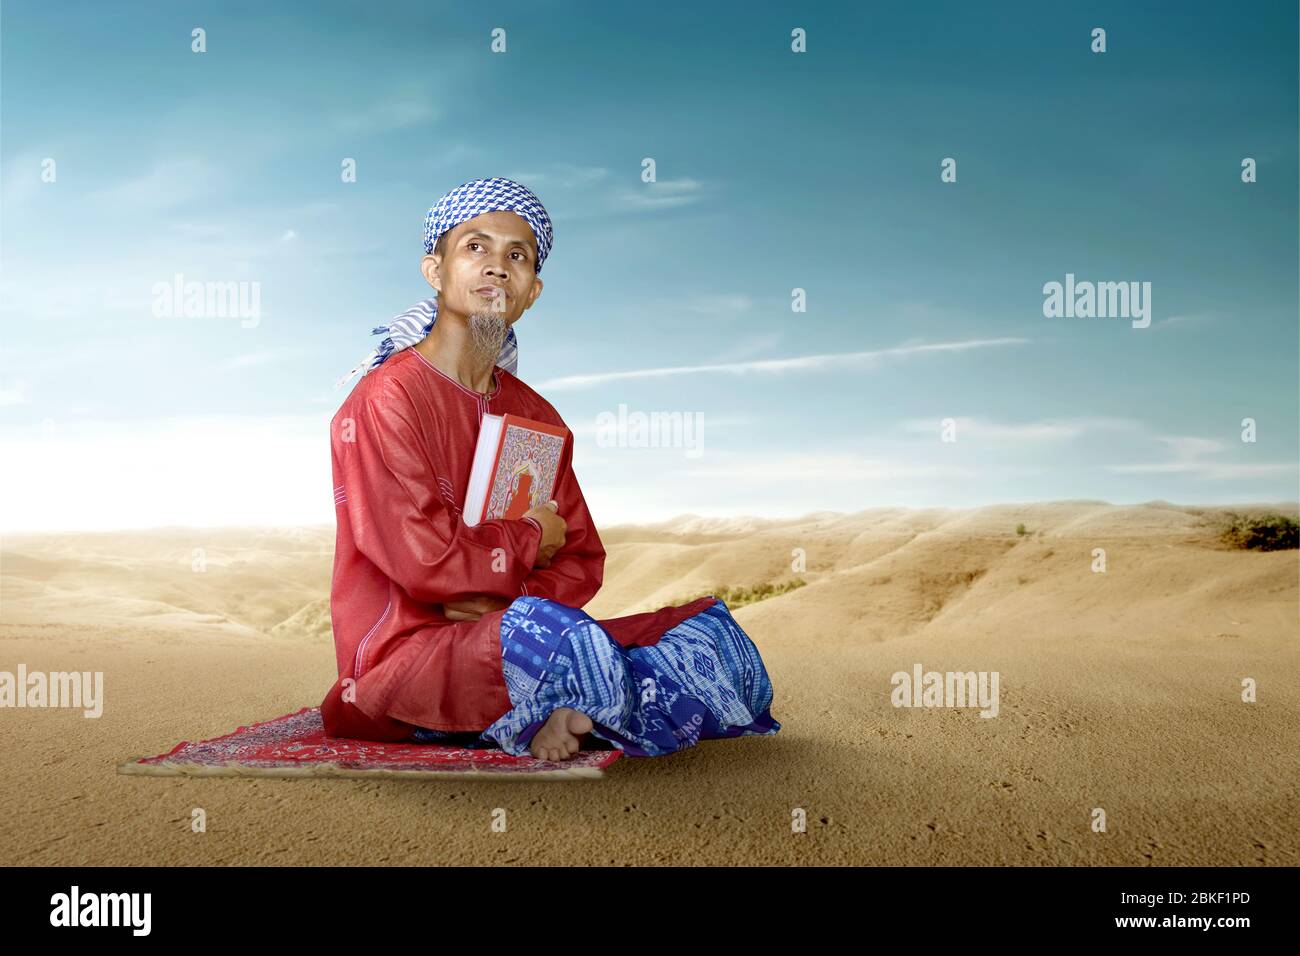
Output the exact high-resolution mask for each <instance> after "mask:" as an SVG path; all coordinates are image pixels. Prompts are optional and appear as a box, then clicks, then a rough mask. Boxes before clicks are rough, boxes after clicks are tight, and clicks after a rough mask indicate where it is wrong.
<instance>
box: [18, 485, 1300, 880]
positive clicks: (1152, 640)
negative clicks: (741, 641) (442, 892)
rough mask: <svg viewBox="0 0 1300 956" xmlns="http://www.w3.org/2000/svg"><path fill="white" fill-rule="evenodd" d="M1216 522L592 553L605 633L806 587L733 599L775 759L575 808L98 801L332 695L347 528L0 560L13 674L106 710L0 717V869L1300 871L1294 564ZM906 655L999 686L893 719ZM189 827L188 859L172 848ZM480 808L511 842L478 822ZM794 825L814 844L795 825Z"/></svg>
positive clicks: (677, 534) (805, 525)
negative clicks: (759, 681) (198, 741)
mask: <svg viewBox="0 0 1300 956" xmlns="http://www.w3.org/2000/svg"><path fill="white" fill-rule="evenodd" d="M1262 508H1264V506H1258V505H1256V506H1241V507H1238V508H1236V509H1232V510H1238V511H1242V510H1258V509H1262ZM1226 510H1229V509H1225V508H1219V507H1210V506H1206V507H1193V506H1179V505H1175V504H1170V503H1168V502H1149V503H1147V504H1144V505H1137V506H1116V505H1111V504H1108V503H1106V502H1100V501H1064V502H1048V503H1037V504H1026V505H993V506H988V507H984V508H978V509H969V510H955V509H954V510H950V509H923V510H909V509H899V508H880V509H871V510H867V511H862V512H858V513H855V514H847V515H846V514H836V513H831V512H811V513H809V514H807V515H804V516H802V517H799V518H791V519H780V520H768V519H762V518H757V517H742V518H721V519H720V518H706V517H700V516H697V515H683V516H679V517H677V518H674V519H672V520H670V521H666V522H661V523H658V524H655V525H647V526H635V527H634V526H616V527H610V528H607V529H603V530H602V538H603V539H604V541H605V544H606V547H607V550H608V552H609V558H608V561H607V564H606V574H605V585H604V587H603V589H602V590H601V592H600V593H599V594H598V595H597V597H596V598H595V599H594V600H593V601H592V602H591V603H590V604H589V605H588V606H587V608H586V610H587V611H588V613H590V614H592V615H593V616H594V617H597V618H602V617H613V616H618V615H620V614H626V613H633V612H636V611H641V610H646V609H650V608H656V607H660V606H662V605H664V604H668V603H681V602H684V601H687V600H690V599H692V598H694V597H696V596H698V595H701V594H708V593H715V592H716V591H717V590H718V589H720V588H723V587H731V588H738V587H755V586H758V585H763V584H773V583H780V582H789V581H791V580H794V579H798V580H801V581H803V582H804V584H803V586H801V587H797V588H795V589H793V590H790V591H788V592H786V593H783V594H779V595H777V596H774V597H769V598H767V599H765V600H761V601H758V602H756V603H752V604H746V605H744V606H740V607H736V608H735V615H736V618H737V620H738V621H740V623H741V624H742V626H743V627H744V628H745V629H746V631H747V632H748V633H749V634H750V636H751V637H753V639H754V641H755V642H756V643H757V644H758V646H759V647H760V649H761V650H762V652H763V654H764V657H765V660H766V661H767V666H768V670H769V672H770V674H771V676H772V679H773V683H774V685H775V688H776V700H775V703H774V705H773V714H774V715H775V716H776V717H777V719H778V720H780V721H781V722H782V724H783V730H782V732H781V733H780V734H779V735H778V736H777V737H774V738H747V739H739V740H733V741H709V742H705V743H703V744H701V745H700V746H698V747H696V748H694V749H693V750H690V751H686V752H683V753H681V754H676V755H674V756H672V757H668V758H662V759H656V760H624V761H621V762H620V763H619V764H618V765H616V766H615V767H614V768H613V769H612V770H611V771H610V773H609V774H608V776H607V777H606V778H605V779H604V780H603V781H599V782H594V783H577V784H556V783H549V784H519V783H509V784H505V783H502V784H495V783H486V784H475V785H465V784H453V783H442V782H438V783H428V782H426V783H413V782H403V781H392V782H365V783H358V782H356V781H346V780H302V781H279V780H267V779H260V780H248V779H245V780H239V779H208V780H185V779H170V778H139V777H122V776H119V775H117V774H116V773H115V772H114V767H115V765H116V763H117V762H119V761H120V760H122V759H125V758H127V757H129V756H136V755H140V754H145V753H155V752H158V751H161V750H164V749H167V748H168V747H170V746H171V745H172V744H173V743H175V742H176V741H178V740H180V739H183V738H189V739H194V738H196V737H207V736H214V735H216V734H219V733H224V732H226V731H228V730H230V729H232V728H233V727H234V726H236V725H237V724H239V723H247V722H249V721H252V720H263V719H267V718H269V717H273V716H276V715H278V714H281V713H285V712H287V711H291V710H296V709H298V708H299V707H302V706H306V705H314V704H316V703H318V702H319V701H320V698H321V696H322V695H323V693H324V691H325V690H326V688H327V687H328V686H329V685H330V683H331V682H332V681H333V678H334V676H335V675H334V658H333V647H332V644H331V640H330V623H329V604H328V590H329V579H330V571H331V559H332V552H333V542H334V529H333V527H332V526H328V527H326V526H322V527H312V528H273V529H268V528H221V529H189V528H164V529H156V530H151V531H143V532H122V533H101V534H69V535H47V536H32V535H25V536H7V537H5V538H4V539H3V541H0V670H10V671H13V670H15V669H16V667H17V665H18V663H20V662H22V663H25V664H26V665H27V667H28V669H29V670H37V669H44V670H71V669H77V670H102V671H104V674H105V694H106V702H105V709H104V716H103V717H101V718H99V719H97V720H88V719H84V718H82V717H81V716H80V714H79V713H78V714H72V713H69V712H66V711H57V710H45V711H38V710H26V709H21V710H11V709H7V708H6V709H0V721H2V722H3V729H4V739H5V742H6V746H5V747H4V749H3V751H2V752H0V767H2V768H3V774H2V775H0V810H2V811H3V813H2V814H0V848H2V849H0V862H3V863H5V864H13V863H64V864H71V863H93V864H123V863H131V864H142V863H180V864H184V863H234V862H263V863H325V862H328V863H340V862H349V863H376V862H394V863H398V862H401V863H470V862H475V863H482V862H530V863H541V862H549V863H560V862H571V863H609V862H619V863H655V862H670V861H680V862H708V863H735V862H764V863H832V864H842V863H901V864H917V865H925V864H935V863H946V864H981V863H1003V862H1005V863H1027V864H1063V863H1085V864H1135V865H1144V864H1174V865H1179V864H1192V863H1198V864H1214V865H1221V864H1230V865H1258V864H1268V865H1278V864H1287V865H1295V864H1297V863H1300V850H1298V849H1297V847H1298V846H1300V839H1298V838H1300V822H1298V820H1297V814H1296V807H1297V797H1298V796H1300V792H1298V791H1300V785H1298V784H1297V781H1298V780H1300V773H1297V771H1298V770H1300V750H1298V749H1297V747H1296V741H1297V739H1300V734H1298V731H1300V679H1298V678H1300V641H1298V640H1297V638H1300V620H1298V617H1297V609H1298V607H1300V604H1298V601H1300V562H1298V557H1297V553H1296V552H1295V551H1289V552H1275V553H1254V552H1243V551H1235V550H1230V549H1227V548H1226V547H1224V546H1222V545H1221V544H1219V543H1218V541H1217V539H1216V536H1215V527H1216V522H1217V521H1219V520H1220V518H1221V516H1222V514H1223V513H1224V512H1225V511H1226ZM1271 510H1282V511H1285V512H1287V513H1290V514H1292V515H1294V514H1296V511H1297V508H1296V505H1295V504H1294V503H1289V504H1282V505H1278V506H1274V507H1273V508H1272V509H1271ZM1018 523H1023V524H1024V526H1025V529H1026V532H1027V533H1026V534H1023V535H1021V534H1017V533H1016V530H1015V529H1016V525H1017V524H1018ZM1095 549H1104V552H1105V561H1106V571H1105V573H1097V572H1095V571H1094V570H1093V567H1094V562H1095V561H1096V550H1095ZM799 560H801V561H802V564H797V563H795V562H796V561H799ZM916 663H920V664H922V665H923V666H924V668H925V669H927V670H940V671H944V670H960V671H967V670H976V671H994V670H996V671H998V672H999V673H1000V675H1001V702H1000V712H999V715H998V717H997V718H994V719H984V718H980V717H979V716H978V715H977V713H975V712H974V711H973V710H957V709H926V708H897V707H894V706H893V705H892V704H891V701H890V692H891V689H892V688H891V684H890V676H891V674H893V673H894V672H895V671H900V670H904V671H910V669H911V668H912V667H913V665H914V664H916ZM1246 677H1250V678H1254V679H1255V680H1256V681H1257V683H1258V688H1259V690H1258V694H1259V697H1258V701H1257V702H1256V703H1253V704H1247V703H1243V702H1242V701H1241V696H1240V695H1241V682H1242V679H1243V678H1246ZM196 806H202V807H204V808H205V809H206V810H207V811H208V814H209V820H210V821H211V823H210V828H209V832H208V833H206V834H202V835H196V834H192V833H191V832H190V831H189V828H188V820H189V816H190V811H191V809H192V808H193V807H196ZM498 806H504V807H507V808H509V809H511V812H512V817H511V819H512V824H511V829H510V831H509V833H508V834H493V833H491V831H490V830H489V814H490V813H491V810H492V809H493V808H494V807H498ZM1098 807H1100V808H1103V809H1104V810H1105V812H1106V816H1107V822H1108V826H1107V831H1106V832H1105V833H1095V832H1093V831H1092V830H1091V829H1090V827H1089V823H1090V819H1091V814H1092V813H1093V810H1094V808H1098ZM794 808H803V809H805V810H806V811H807V816H808V821H809V826H808V832H807V833H802V834H792V833H791V828H790V819H791V812H792V810H793V809H794Z"/></svg>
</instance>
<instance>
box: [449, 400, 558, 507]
mask: <svg viewBox="0 0 1300 956" xmlns="http://www.w3.org/2000/svg"><path fill="white" fill-rule="evenodd" d="M567 435H568V429H567V428H565V427H564V426H563V425H548V424H546V423H545V422H538V421H534V420H533V419H531V418H524V417H522V416H520V415H510V414H505V415H488V414H485V415H484V416H483V421H482V423H481V424H480V425H479V432H478V444H477V445H476V446H475V448H474V465H473V467H472V468H471V469H470V473H469V488H468V490H466V492H465V507H464V508H463V509H462V514H461V517H462V518H463V519H464V521H465V523H466V524H467V525H470V526H473V525H476V524H478V523H479V522H481V521H495V520H496V519H498V518H522V517H523V516H524V515H525V514H527V513H528V512H529V511H530V510H532V509H533V508H536V507H538V506H540V505H544V504H546V502H548V501H549V500H550V499H551V494H552V492H553V491H554V490H555V476H556V475H557V474H558V472H559V469H560V455H561V454H562V453H563V451H564V442H565V439H566V436H567Z"/></svg>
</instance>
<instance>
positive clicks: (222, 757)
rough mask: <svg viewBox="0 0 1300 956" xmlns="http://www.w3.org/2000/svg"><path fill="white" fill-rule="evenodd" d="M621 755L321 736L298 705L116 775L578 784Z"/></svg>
mask: <svg viewBox="0 0 1300 956" xmlns="http://www.w3.org/2000/svg"><path fill="white" fill-rule="evenodd" d="M621 756H623V752H622V751H621V750H584V751H581V752H579V753H578V754H576V755H575V756H574V757H573V758H572V759H570V760H565V761H560V762H548V761H545V760H535V759H534V758H533V757H531V756H523V757H514V756H511V755H510V754H508V753H506V752H505V751H503V750H498V749H479V748H469V747H459V746H449V745H447V744H440V743H416V742H404V743H377V742H374V741H367V740H348V739H346V738H343V737H327V736H326V735H325V731H324V728H323V727H322V725H321V717H320V708H318V707H304V708H303V709H302V710H300V711H298V712H297V713H293V714H285V715H284V716H283V717H277V718H275V719H274V720H267V721H262V722H261V723H256V724H250V725H249V726H247V727H239V728H237V729H236V730H234V731H233V732H232V733H229V734H226V735H225V736H223V737H214V738H213V739H211V740H200V741H198V742H197V743H191V742H190V741H188V740H182V741H181V742H180V743H179V744H177V745H176V746H175V747H173V748H172V749H171V750H169V751H168V752H167V753H164V754H158V755H156V756H153V757H141V758H139V759H137V760H130V761H127V762H126V763H123V764H120V765H119V766H118V768H117V769H118V773H125V774H148V775H154V776H202V777H370V778H375V777H386V778H392V779H401V780H423V779H426V778H433V777H458V778H464V777H479V778H484V777H491V778H494V779H495V778H500V779H509V780H537V779H581V778H593V777H602V776H604V768H605V767H608V766H609V765H610V764H612V763H613V762H614V761H615V760H617V759H618V758H619V757H621Z"/></svg>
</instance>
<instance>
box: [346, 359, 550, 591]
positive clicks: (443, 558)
mask: <svg viewBox="0 0 1300 956" xmlns="http://www.w3.org/2000/svg"><path fill="white" fill-rule="evenodd" d="M352 413H353V415H354V418H353V419H352V420H351V422H350V424H351V434H350V435H349V434H345V433H344V430H343V429H337V430H335V433H334V434H332V435H331V441H332V443H333V445H334V449H335V455H336V456H337V458H338V460H339V463H340V466H341V469H342V472H343V486H344V488H345V489H346V491H345V494H346V500H347V509H348V517H349V521H350V524H351V526H352V533H353V539H354V541H355V543H356V547H357V550H358V551H360V552H361V553H362V554H364V555H365V556H366V557H367V558H369V559H370V560H371V561H373V562H374V564H375V565H376V566H377V567H378V568H379V569H380V570H381V571H383V573H384V574H385V575H387V576H388V577H389V578H390V579H391V580H393V581H395V582H397V583H398V584H399V585H400V586H401V587H402V588H403V589H404V590H405V591H406V592H407V593H408V594H410V595H411V597H413V598H415V599H416V600H417V601H423V602H425V603H427V604H441V603H445V602H447V601H455V600H461V599H464V598H468V597H471V596H473V595H476V594H490V595H495V596H498V597H502V598H508V599H511V600H513V599H514V598H515V597H517V596H519V594H521V593H522V588H523V582H524V580H525V578H526V577H527V575H528V573H529V572H530V571H531V570H532V566H533V561H534V560H535V558H536V555H537V549H538V546H539V545H540V543H541V534H542V532H541V525H540V524H538V522H537V521H535V520H534V519H532V518H519V519H509V520H506V519H497V520H494V521H485V522H482V523H480V524H478V525H475V526H474V527H470V526H468V525H466V524H465V523H464V521H463V520H461V517H460V515H459V514H456V513H454V512H453V511H452V510H451V509H450V508H448V506H447V504H446V503H445V502H444V501H443V498H442V495H441V493H440V492H439V488H438V475H437V474H436V472H435V471H434V468H435V467H436V466H437V463H436V462H430V460H429V451H428V447H427V442H426V441H425V440H424V439H422V438H421V435H420V430H419V428H418V427H417V426H416V424H415V415H414V410H413V409H412V406H411V403H410V399H409V396H407V394H406V391H405V390H404V388H403V387H402V386H401V384H400V383H398V382H396V381H393V380H388V381H385V382H384V383H383V388H382V389H378V390H376V391H375V392H371V393H369V394H367V395H365V396H363V397H362V398H361V399H360V400H359V401H358V402H357V403H356V405H355V407H354V408H353V410H352ZM347 423H348V422H347V420H346V419H345V420H344V424H347Z"/></svg>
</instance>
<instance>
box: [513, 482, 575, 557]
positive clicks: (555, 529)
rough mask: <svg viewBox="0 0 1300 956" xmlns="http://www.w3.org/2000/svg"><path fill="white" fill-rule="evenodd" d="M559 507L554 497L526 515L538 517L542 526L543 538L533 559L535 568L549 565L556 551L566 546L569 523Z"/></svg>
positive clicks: (538, 521) (526, 516)
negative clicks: (560, 512)
mask: <svg viewBox="0 0 1300 956" xmlns="http://www.w3.org/2000/svg"><path fill="white" fill-rule="evenodd" d="M559 507H560V506H559V505H558V504H557V503H556V501H555V499H554V498H552V499H551V500H550V501H548V502H546V504H544V505H539V506H538V507H536V508H533V509H532V510H531V511H529V512H528V513H527V514H525V515H524V517H525V518H536V519H537V523H538V524H540V525H541V526H542V540H541V543H540V544H538V546H537V557H536V559H535V560H534V561H533V567H534V568H545V567H547V566H549V565H550V563H551V558H552V557H554V556H555V552H556V551H559V550H560V549H561V548H562V547H564V541H565V536H566V535H567V533H568V528H569V525H568V522H566V521H565V520H564V519H563V518H561V517H560V515H559V513H558V511H559Z"/></svg>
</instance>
